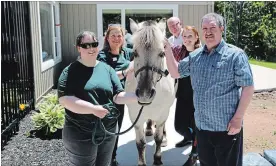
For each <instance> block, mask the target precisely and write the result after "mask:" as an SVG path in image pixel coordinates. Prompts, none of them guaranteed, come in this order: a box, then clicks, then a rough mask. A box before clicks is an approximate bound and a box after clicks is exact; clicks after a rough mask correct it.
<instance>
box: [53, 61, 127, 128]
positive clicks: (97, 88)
mask: <svg viewBox="0 0 276 166" xmlns="http://www.w3.org/2000/svg"><path fill="white" fill-rule="evenodd" d="M121 91H123V88H122V85H121V83H120V80H119V78H118V76H117V75H116V72H115V71H114V69H112V68H111V67H110V66H108V65H106V64H105V63H102V62H99V63H98V64H97V65H96V66H95V67H87V66H84V65H83V64H82V63H80V62H79V61H76V62H74V63H72V64H70V65H69V66H67V67H66V68H65V69H64V70H63V72H62V74H61V75H60V78H59V81H58V96H59V97H62V96H75V97H78V98H80V99H82V100H85V101H88V102H90V103H92V104H94V105H109V106H115V105H114V103H113V96H114V95H116V94H118V93H119V92H121ZM65 112H66V115H67V116H69V117H67V120H68V118H69V119H73V120H75V121H78V122H80V123H83V125H85V124H89V123H91V122H94V121H95V120H96V116H94V115H93V114H77V113H74V112H71V111H70V110H67V109H65ZM69 121H70V120H69ZM102 122H103V124H104V125H105V127H106V128H113V127H114V126H115V125H116V122H117V119H116V118H112V119H110V118H108V116H106V117H105V118H103V119H102Z"/></svg>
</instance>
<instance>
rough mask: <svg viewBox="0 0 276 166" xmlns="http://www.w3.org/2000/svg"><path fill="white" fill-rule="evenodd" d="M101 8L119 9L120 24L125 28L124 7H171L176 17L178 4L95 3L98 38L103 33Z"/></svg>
mask: <svg viewBox="0 0 276 166" xmlns="http://www.w3.org/2000/svg"><path fill="white" fill-rule="evenodd" d="M103 9H119V10H121V25H122V27H124V28H125V25H126V20H125V16H126V14H125V10H126V9H167V10H169V9H172V10H173V16H175V17H178V4H157V3H156V4H142V3H141V4H137V3H136V4H97V32H98V35H97V36H98V38H101V37H102V36H103V35H102V34H103V18H102V15H103Z"/></svg>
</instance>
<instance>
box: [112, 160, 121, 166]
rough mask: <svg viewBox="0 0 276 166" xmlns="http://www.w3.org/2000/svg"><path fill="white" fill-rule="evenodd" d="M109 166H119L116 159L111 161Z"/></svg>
mask: <svg viewBox="0 0 276 166" xmlns="http://www.w3.org/2000/svg"><path fill="white" fill-rule="evenodd" d="M110 166H119V163H118V161H117V160H116V159H112V160H111V164H110Z"/></svg>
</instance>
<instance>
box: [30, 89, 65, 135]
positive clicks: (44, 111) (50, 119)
mask: <svg viewBox="0 0 276 166" xmlns="http://www.w3.org/2000/svg"><path fill="white" fill-rule="evenodd" d="M38 109H39V112H36V113H34V114H33V115H32V117H31V119H32V121H33V122H34V124H35V130H42V131H43V132H44V134H45V136H49V135H51V134H53V133H55V132H56V131H57V130H58V129H62V128H63V125H64V120H65V109H64V107H63V106H61V105H60V104H59V102H58V97H57V94H54V93H50V94H48V95H46V96H44V97H43V100H42V101H41V103H40V104H38Z"/></svg>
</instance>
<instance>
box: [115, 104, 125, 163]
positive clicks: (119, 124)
mask: <svg viewBox="0 0 276 166" xmlns="http://www.w3.org/2000/svg"><path fill="white" fill-rule="evenodd" d="M116 107H117V109H118V110H119V112H120V116H119V117H118V131H120V130H121V127H122V123H123V118H124V112H125V105H118V104H116ZM118 141H119V137H117V138H116V143H115V146H114V149H113V153H112V159H115V158H116V151H117V148H118Z"/></svg>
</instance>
